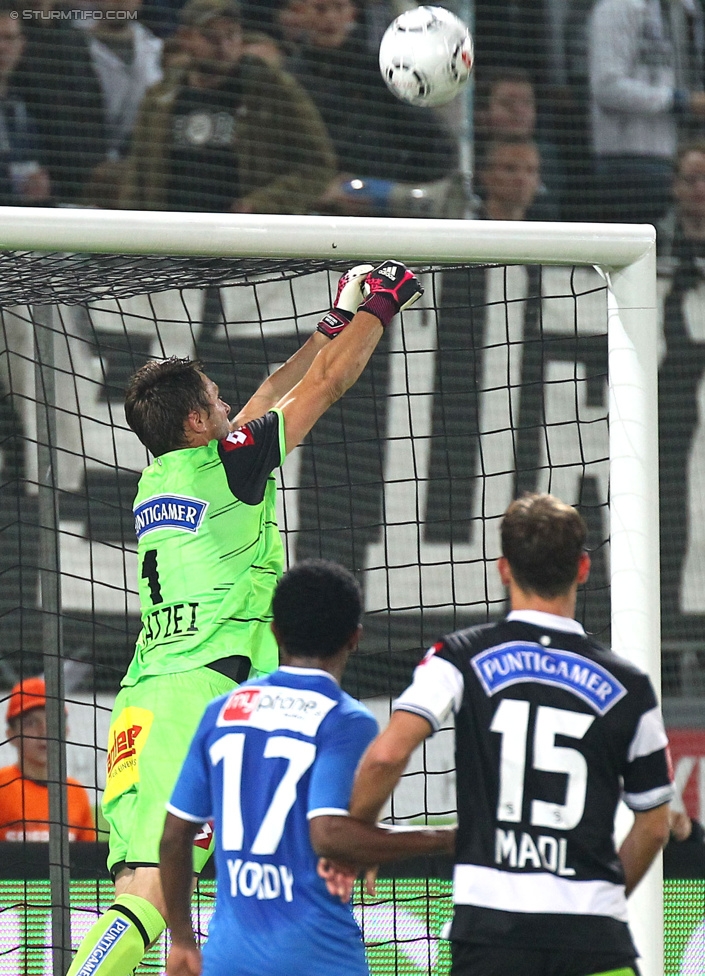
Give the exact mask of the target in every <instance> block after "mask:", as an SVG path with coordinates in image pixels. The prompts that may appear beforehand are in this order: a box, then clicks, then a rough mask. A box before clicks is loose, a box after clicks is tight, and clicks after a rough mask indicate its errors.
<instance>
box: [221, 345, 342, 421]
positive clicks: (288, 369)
mask: <svg viewBox="0 0 705 976" xmlns="http://www.w3.org/2000/svg"><path fill="white" fill-rule="evenodd" d="M329 342H330V339H326V337H325V336H324V335H322V334H321V333H320V332H314V333H313V334H312V335H310V336H309V337H308V339H307V340H306V342H305V343H304V344H303V346H301V348H300V349H297V350H296V352H295V353H294V355H293V356H290V357H289V359H287V361H286V362H285V363H282V365H281V366H279V368H278V369H275V370H274V372H273V373H271V374H270V375H269V376H268V377H267V378H266V380H264V382H263V383H262V385H261V386H260V387H259V389H258V390H257V391H256V392H255V393H253V395H252V396H251V397H250V399H249V400H248V401H247V403H246V404H245V406H244V407H243V408H242V410H240V412H239V413H238V415H237V416H236V417H235V419H234V420H233V421H232V423H231V425H230V426H231V429H232V430H237V428H238V427H242V426H243V424H246V423H248V421H250V420H255V419H256V418H257V417H262V416H263V415H264V414H265V413H267V411H268V410H271V409H272V407H273V406H275V405H276V404H277V403H278V401H279V400H281V398H282V397H283V396H285V395H286V394H287V393H288V392H289V390H291V388H292V387H294V386H296V384H297V383H298V382H299V380H301V379H302V377H303V376H305V374H306V371H307V370H308V368H309V366H310V365H311V363H312V362H313V360H314V359H315V358H316V356H317V355H318V353H319V352H320V351H321V349H323V348H324V347H325V346H327V345H328V344H329Z"/></svg>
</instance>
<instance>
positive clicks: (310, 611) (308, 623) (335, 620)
mask: <svg viewBox="0 0 705 976" xmlns="http://www.w3.org/2000/svg"><path fill="white" fill-rule="evenodd" d="M272 611H273V614H274V626H275V627H276V629H277V633H278V636H279V639H280V641H281V643H282V645H283V647H284V649H285V650H286V651H287V653H288V654H291V655H293V656H295V657H318V658H328V657H332V656H333V655H334V654H336V653H337V652H338V651H339V650H340V649H341V648H342V647H343V645H344V644H346V643H347V641H349V640H350V638H351V637H352V636H353V634H354V633H355V631H356V630H357V627H358V625H359V624H360V620H361V619H362V591H361V589H360V586H359V584H358V582H357V580H356V579H355V577H354V576H353V574H352V573H350V572H349V571H348V570H347V569H345V568H344V567H343V566H340V565H338V563H333V562H329V561H327V560H325V559H305V560H303V561H302V562H300V563H297V564H296V565H295V566H293V567H292V568H291V569H290V570H289V571H288V572H287V573H285V574H284V575H283V576H282V578H281V579H280V580H279V583H278V584H277V588H276V590H275V591H274V599H273V601H272Z"/></svg>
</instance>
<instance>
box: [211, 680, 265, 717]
mask: <svg viewBox="0 0 705 976" xmlns="http://www.w3.org/2000/svg"><path fill="white" fill-rule="evenodd" d="M260 694H261V691H260V689H259V688H238V689H237V691H234V692H233V693H232V695H231V696H230V698H228V701H227V704H226V705H225V708H224V709H223V714H222V716H221V717H222V719H223V721H224V722H246V721H247V720H248V719H249V718H250V717H251V715H252V713H253V712H254V710H255V708H256V707H257V702H258V701H259V696H260Z"/></svg>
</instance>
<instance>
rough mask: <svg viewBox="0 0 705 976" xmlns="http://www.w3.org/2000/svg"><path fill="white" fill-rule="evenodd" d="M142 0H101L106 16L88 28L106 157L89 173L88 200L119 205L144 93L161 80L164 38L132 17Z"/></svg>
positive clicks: (101, 6)
mask: <svg viewBox="0 0 705 976" xmlns="http://www.w3.org/2000/svg"><path fill="white" fill-rule="evenodd" d="M140 5H141V0H100V9H101V10H102V12H103V14H104V16H103V17H102V18H101V19H100V20H96V21H95V23H94V24H93V26H92V27H91V31H90V38H89V42H88V44H89V51H90V56H91V62H92V64H93V70H94V72H95V74H96V76H97V78H98V82H99V84H100V89H101V93H102V96H103V107H104V128H105V138H106V150H107V152H106V159H105V161H104V162H103V163H100V164H99V165H98V166H97V167H96V168H95V169H94V171H93V173H92V174H91V184H92V185H89V186H88V188H87V189H86V191H85V197H86V202H88V203H95V204H97V205H99V206H115V205H116V204H117V186H118V183H119V179H120V174H121V167H120V166H119V165H118V164H119V162H120V160H123V159H124V157H125V156H126V154H127V151H128V148H129V144H130V139H131V136H132V131H133V129H134V126H135V122H136V120H137V113H138V111H139V107H140V105H141V103H142V100H143V98H144V96H145V93H146V92H147V90H148V89H149V88H151V87H152V86H154V85H156V84H157V83H158V82H159V81H161V78H162V67H161V56H162V44H163V42H162V40H161V38H158V37H156V36H155V35H154V34H153V33H152V32H151V31H150V30H148V29H147V28H146V27H144V26H143V25H142V24H140V23H139V22H138V21H137V20H135V19H132V18H134V17H135V15H136V14H137V12H138V11H139V8H140Z"/></svg>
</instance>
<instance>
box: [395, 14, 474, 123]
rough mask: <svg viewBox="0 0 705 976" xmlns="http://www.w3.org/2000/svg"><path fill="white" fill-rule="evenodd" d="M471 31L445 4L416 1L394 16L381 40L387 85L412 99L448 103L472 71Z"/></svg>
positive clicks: (403, 97)
mask: <svg viewBox="0 0 705 976" xmlns="http://www.w3.org/2000/svg"><path fill="white" fill-rule="evenodd" d="M472 63H473V44H472V37H471V35H470V31H469V30H468V29H467V27H466V26H465V24H464V23H463V22H462V20H460V19H459V18H458V17H456V16H455V14H452V13H451V12H450V11H449V10H446V9H445V8H444V7H416V8H415V9H414V10H407V11H406V13H403V14H401V15H400V16H399V17H397V19H396V20H394V21H392V23H391V24H390V25H389V27H388V28H387V30H386V31H385V33H384V37H383V38H382V43H381V44H380V46H379V69H380V71H381V72H382V77H383V78H384V80H385V82H386V83H387V87H388V88H389V89H390V90H391V91H393V92H394V94H395V95H396V96H397V98H400V99H401V100H402V101H404V102H409V103H410V104H411V105H422V106H426V107H430V106H433V105H445V103H446V102H449V101H450V100H451V99H452V98H455V96H456V95H457V94H458V92H459V91H460V89H461V88H462V87H463V85H465V84H467V82H468V79H469V78H470V72H471V71H472Z"/></svg>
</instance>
